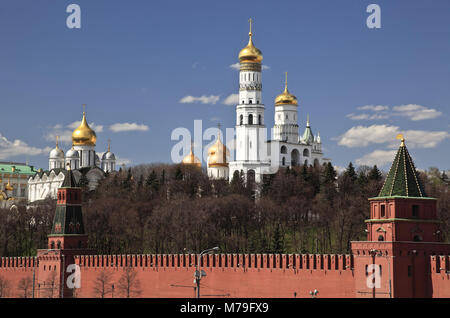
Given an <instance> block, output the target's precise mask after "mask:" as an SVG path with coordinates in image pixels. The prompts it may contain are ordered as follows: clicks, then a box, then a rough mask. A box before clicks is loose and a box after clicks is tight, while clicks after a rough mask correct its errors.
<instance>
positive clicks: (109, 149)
mask: <svg viewBox="0 0 450 318" xmlns="http://www.w3.org/2000/svg"><path fill="white" fill-rule="evenodd" d="M110 151H111V139H108V152H110Z"/></svg>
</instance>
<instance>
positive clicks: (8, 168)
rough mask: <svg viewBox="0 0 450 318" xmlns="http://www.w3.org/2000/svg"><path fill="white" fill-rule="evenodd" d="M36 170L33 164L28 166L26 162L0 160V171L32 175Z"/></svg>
mask: <svg viewBox="0 0 450 318" xmlns="http://www.w3.org/2000/svg"><path fill="white" fill-rule="evenodd" d="M13 168H14V169H13ZM13 170H14V171H13ZM36 172H37V170H36V169H35V168H34V166H29V165H27V164H26V163H19V162H0V173H14V174H24V175H34V174H35V173H36Z"/></svg>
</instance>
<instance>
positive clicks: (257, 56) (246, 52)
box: [239, 19, 263, 63]
mask: <svg viewBox="0 0 450 318" xmlns="http://www.w3.org/2000/svg"><path fill="white" fill-rule="evenodd" d="M248 36H249V39H248V44H247V46H246V47H244V48H243V49H242V50H241V51H240V52H239V62H240V63H261V62H262V59H263V56H262V53H261V51H260V50H259V49H258V48H256V47H255V46H254V45H253V41H252V36H253V33H252V19H250V32H249V33H248Z"/></svg>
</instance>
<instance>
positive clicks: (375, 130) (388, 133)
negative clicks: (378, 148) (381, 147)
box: [338, 125, 399, 148]
mask: <svg viewBox="0 0 450 318" xmlns="http://www.w3.org/2000/svg"><path fill="white" fill-rule="evenodd" d="M398 131H399V128H398V127H396V126H388V125H372V126H369V127H365V126H356V127H352V128H350V129H349V130H347V131H346V132H345V133H344V134H343V135H341V136H339V137H338V140H339V142H338V144H339V145H341V146H345V147H349V148H354V147H365V146H368V145H370V144H381V143H386V142H388V141H391V140H393V139H394V138H395V136H396V134H398Z"/></svg>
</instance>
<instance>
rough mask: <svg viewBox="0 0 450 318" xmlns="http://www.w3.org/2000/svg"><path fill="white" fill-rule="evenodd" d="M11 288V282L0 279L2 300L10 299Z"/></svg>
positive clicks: (0, 296)
mask: <svg viewBox="0 0 450 318" xmlns="http://www.w3.org/2000/svg"><path fill="white" fill-rule="evenodd" d="M10 286H11V284H10V282H9V280H7V279H6V278H3V277H0V298H2V297H8V294H9V289H10Z"/></svg>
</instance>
